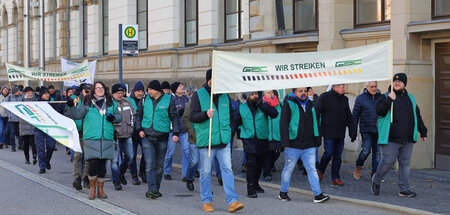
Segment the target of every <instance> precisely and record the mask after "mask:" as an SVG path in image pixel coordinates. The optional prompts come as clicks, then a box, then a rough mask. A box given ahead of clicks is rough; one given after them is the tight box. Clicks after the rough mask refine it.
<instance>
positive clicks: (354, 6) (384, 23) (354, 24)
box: [353, 0, 392, 28]
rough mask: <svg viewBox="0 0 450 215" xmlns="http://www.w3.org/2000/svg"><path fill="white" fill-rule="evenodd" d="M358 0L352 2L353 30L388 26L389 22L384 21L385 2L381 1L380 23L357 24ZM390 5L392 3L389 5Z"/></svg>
mask: <svg viewBox="0 0 450 215" xmlns="http://www.w3.org/2000/svg"><path fill="white" fill-rule="evenodd" d="M357 1H358V0H353V26H354V27H355V28H366V27H376V26H383V25H388V24H390V23H391V20H385V18H386V17H385V16H386V0H381V19H382V20H381V21H378V22H368V23H358V21H357V20H358V5H357ZM391 4H392V3H391Z"/></svg>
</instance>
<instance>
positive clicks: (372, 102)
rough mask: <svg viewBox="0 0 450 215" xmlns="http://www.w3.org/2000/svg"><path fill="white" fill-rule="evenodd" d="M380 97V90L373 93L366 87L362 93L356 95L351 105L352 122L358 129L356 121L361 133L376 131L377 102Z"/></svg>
mask: <svg viewBox="0 0 450 215" xmlns="http://www.w3.org/2000/svg"><path fill="white" fill-rule="evenodd" d="M380 98H381V94H380V91H377V93H376V94H375V95H372V94H370V93H369V92H368V91H367V89H364V93H362V94H361V95H359V96H358V97H356V101H355V106H354V107H353V122H354V123H355V129H358V123H359V128H360V132H361V133H377V132H378V129H377V119H378V116H377V111H376V107H377V102H378V100H379V99H380Z"/></svg>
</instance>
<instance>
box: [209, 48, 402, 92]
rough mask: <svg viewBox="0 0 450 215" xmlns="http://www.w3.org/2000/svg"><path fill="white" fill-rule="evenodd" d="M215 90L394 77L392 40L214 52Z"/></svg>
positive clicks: (237, 89)
mask: <svg viewBox="0 0 450 215" xmlns="http://www.w3.org/2000/svg"><path fill="white" fill-rule="evenodd" d="M212 65H213V66H212V71H213V75H212V88H213V91H212V92H213V93H236V92H249V91H260V90H273V89H286V88H295V87H313V86H322V85H329V84H347V83H358V82H367V81H380V80H388V79H391V78H392V75H393V74H392V73H393V72H392V69H393V68H392V67H393V57H392V41H387V42H382V43H378V44H373V45H368V46H361V47H355V48H348V49H340V50H330V51H319V52H303V53H262V54H255V53H236V52H222V51H214V52H213V62H212Z"/></svg>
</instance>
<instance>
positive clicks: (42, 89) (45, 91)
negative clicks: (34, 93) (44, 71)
mask: <svg viewBox="0 0 450 215" xmlns="http://www.w3.org/2000/svg"><path fill="white" fill-rule="evenodd" d="M45 93H50V92H48V89H47V87H44V86H42V87H41V89H40V90H39V96H42V95H44V94H45Z"/></svg>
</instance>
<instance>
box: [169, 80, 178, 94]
mask: <svg viewBox="0 0 450 215" xmlns="http://www.w3.org/2000/svg"><path fill="white" fill-rule="evenodd" d="M180 84H181V83H180V82H173V83H172V84H171V85H170V89H171V90H172V93H175V92H177V89H178V86H180Z"/></svg>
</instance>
